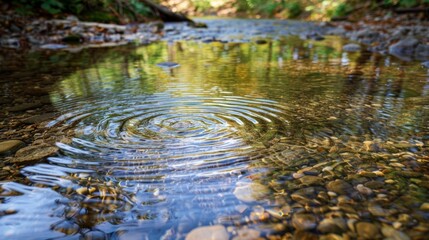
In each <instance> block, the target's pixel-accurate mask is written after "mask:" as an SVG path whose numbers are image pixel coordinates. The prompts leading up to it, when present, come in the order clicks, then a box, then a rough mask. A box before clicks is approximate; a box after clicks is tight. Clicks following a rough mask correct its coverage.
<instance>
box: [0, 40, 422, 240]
mask: <svg viewBox="0 0 429 240" xmlns="http://www.w3.org/2000/svg"><path fill="white" fill-rule="evenodd" d="M341 46H342V40H341V39H337V38H328V39H327V40H326V41H324V42H303V41H301V40H299V39H295V38H288V39H282V40H280V41H273V42H270V43H268V44H265V45H255V44H237V43H229V44H220V43H211V44H202V43H187V42H177V43H159V44H153V45H150V46H147V47H142V48H138V49H131V50H129V52H127V54H122V53H121V52H119V53H116V52H115V51H112V53H111V56H107V57H106V58H105V59H104V60H102V61H99V62H97V63H95V64H93V65H90V66H88V67H87V68H84V69H81V70H77V71H75V72H73V73H72V74H70V75H68V76H66V77H64V79H62V80H61V81H60V82H59V83H58V84H57V86H56V88H55V90H54V91H52V92H51V94H50V96H51V100H52V102H53V103H54V105H55V107H56V108H57V109H58V111H60V112H61V115H60V117H58V118H56V119H55V120H53V121H51V122H50V123H49V124H48V127H49V128H50V129H51V131H58V132H63V133H64V134H67V136H68V137H69V138H70V141H69V142H67V143H57V146H58V147H59V148H60V149H61V151H60V153H59V154H58V156H55V157H50V158H49V159H48V160H47V162H46V163H39V164H36V165H34V166H26V167H25V168H23V169H22V171H21V173H22V174H23V175H24V176H26V177H27V178H28V179H29V180H30V181H31V183H32V184H33V185H34V186H25V185H20V184H17V183H13V182H6V183H2V184H1V186H2V187H1V196H2V201H3V202H2V204H1V205H0V208H1V211H2V212H1V213H2V215H4V216H2V217H1V218H0V229H3V230H4V231H1V232H2V236H3V237H8V236H13V237H16V238H26V237H30V238H31V234H32V233H29V232H28V231H26V230H23V229H22V227H25V228H31V232H37V233H38V234H40V235H39V236H40V237H41V238H56V237H61V236H64V235H72V236H75V237H77V236H85V237H88V236H93V237H94V236H98V237H109V238H121V237H122V238H128V237H133V238H144V237H147V238H150V239H159V238H161V237H164V239H176V238H183V237H184V236H185V235H186V234H187V233H188V232H189V231H191V230H192V229H194V228H196V227H198V226H204V225H210V224H223V225H225V226H234V225H235V226H243V225H247V226H255V225H256V226H259V227H260V228H259V229H260V231H261V232H262V233H261V234H262V235H264V236H266V235H267V234H272V233H275V232H278V233H282V234H284V233H287V232H292V231H293V228H294V227H296V226H294V225H293V224H292V225H293V226H291V224H290V216H292V215H293V213H294V212H298V213H300V212H303V211H304V212H305V211H310V210H311V211H313V210H314V211H313V213H314V212H316V211H315V210H317V209H319V207H320V205H321V202H323V203H324V204H325V205H329V204H336V201H337V200H336V199H335V200H332V201H329V200H326V198H328V197H325V196H324V195H323V194H327V193H326V192H327V191H326V189H325V188H324V187H323V186H324V185H325V183H326V184H327V183H328V182H329V181H331V180H332V181H333V180H334V179H337V178H341V179H347V178H349V177H350V178H351V175H352V174H356V173H357V172H362V169H365V170H367V167H368V166H369V169H371V170H372V171H377V170H378V169H383V167H382V165H383V164H384V163H382V162H377V161H378V160H377V159H386V158H387V159H389V158H390V155H388V156H387V157H386V154H399V153H400V152H401V151H402V150H400V149H401V147H398V146H399V144H400V143H401V141H402V143H404V142H406V143H407V144H408V145H407V146H406V147H405V148H406V151H410V152H412V153H413V154H415V156H414V157H415V159H423V158H422V153H424V151H426V150H424V149H425V148H422V146H423V145H422V144H421V143H422V142H423V141H427V137H428V127H427V122H428V117H429V111H428V110H429V109H428V100H429V99H428V96H427V91H426V90H425V89H426V88H427V86H428V84H427V75H426V74H425V73H424V72H423V71H422V70H421V69H419V68H418V67H417V66H414V65H409V66H400V63H398V62H395V61H394V60H392V59H390V58H388V57H386V58H385V57H382V56H377V55H371V54H369V53H365V52H364V53H352V54H345V53H341ZM166 61H168V62H177V63H178V64H180V66H179V67H177V68H173V69H168V70H166V69H163V68H160V67H159V66H157V64H158V63H160V62H166ZM387 62H389V64H387V65H386V63H387ZM424 146H426V145H424ZM383 154H384V155H383ZM401 156H402V155H401ZM383 161H384V160H383ZM413 164H414V165H413ZM332 165H333V166H334V167H332ZM328 166H329V168H326V167H328ZM397 166H399V165H397ZM410 166H412V167H409V166H408V165H407V166H406V165H404V167H403V169H405V170H410V169H411V170H414V171H416V172H424V170H422V168H421V166H420V163H419V162H418V161H417V162H412V163H411V165H410ZM303 169H304V170H303ZM322 169H324V170H323V171H322ZM303 172H305V173H303ZM325 173H327V174H328V173H329V174H330V173H333V174H332V175H326V176H325V175H324V174H325ZM293 174H295V175H293ZM296 174H302V175H306V174H307V175H309V176H313V175H318V176H321V175H323V178H322V177H320V179H318V181H314V182H312V181H310V182H306V181H305V180H302V179H307V180H308V179H311V178H298V177H296V176H297V175H296ZM387 174H388V172H387V171H386V175H387ZM371 176H372V175H371ZM375 176H377V175H374V176H372V177H371V178H372V179H376V177H375ZM295 178H296V180H294V179H295ZM298 179H301V180H298ZM294 181H300V183H301V185H299V184H297V183H296V182H294ZM353 181H354V180H353ZM359 181H362V183H364V180H362V179H360V180H356V182H355V183H356V185H357V184H360V183H361V182H359ZM374 181H375V180H374ZM404 181H405V180H404ZM302 189H305V190H302ZM298 191H301V192H298ZM297 192H298V193H297ZM302 192H304V193H302ZM331 192H332V191H331ZM380 193H383V194H387V193H386V192H384V191H381V192H380ZM294 194H295V195H294ZM420 194H427V193H426V192H424V193H420ZM322 195H323V196H322ZM411 195H412V194H411ZM411 195H410V196H411ZM415 195H416V196H417V195H418V194H415ZM326 196H328V195H326ZM371 197H373V195H370V196H368V197H367V196H365V195H364V194H362V195H360V193H358V194H351V196H350V199H351V200H350V201H352V200H353V201H355V202H358V203H360V202H364V201H367V200H368V201H369V200H372V198H371ZM395 197H397V196H395ZM420 197H421V195H420ZM29 199H31V200H30V202H29ZM321 199H325V202H324V201H323V200H321ZM33 200H34V201H37V204H38V205H37V207H34V206H31V204H32V202H33ZM347 201H349V200H347ZM355 202H354V203H353V204H355ZM331 207H332V206H331ZM309 209H310V210H309ZM356 211H360V210H359V209H358V210H356ZM280 212H281V214H280ZM34 216H36V217H34ZM362 216H363V217H364V218H365V216H366V215H365V214H362ZM34 218H36V219H37V221H34ZM365 220H368V219H365ZM262 223H263V224H266V225H267V226H266V227H261V226H260V225H261V224H262ZM275 224H279V225H280V227H278V228H276V227H273V226H274V225H275ZM9 226H13V227H12V228H9ZM6 228H8V230H6ZM231 234H234V233H231Z"/></svg>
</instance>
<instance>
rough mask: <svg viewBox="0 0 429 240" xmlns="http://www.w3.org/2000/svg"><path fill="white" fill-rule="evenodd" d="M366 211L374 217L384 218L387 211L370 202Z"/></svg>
mask: <svg viewBox="0 0 429 240" xmlns="http://www.w3.org/2000/svg"><path fill="white" fill-rule="evenodd" d="M368 211H369V212H370V213H371V214H372V215H373V216H376V217H386V216H387V215H388V211H386V210H385V209H383V208H382V207H381V206H380V205H378V204H376V203H374V202H370V203H369V204H368Z"/></svg>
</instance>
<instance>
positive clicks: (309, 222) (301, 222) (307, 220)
mask: <svg viewBox="0 0 429 240" xmlns="http://www.w3.org/2000/svg"><path fill="white" fill-rule="evenodd" d="M292 225H293V227H294V228H295V229H296V230H302V231H307V230H312V229H315V228H316V226H317V222H316V217H314V215H312V214H307V213H297V214H294V215H293V217H292Z"/></svg>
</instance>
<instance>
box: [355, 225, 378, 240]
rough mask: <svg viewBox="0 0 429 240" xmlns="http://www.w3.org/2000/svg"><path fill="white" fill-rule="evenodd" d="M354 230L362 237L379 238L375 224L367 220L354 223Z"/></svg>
mask: <svg viewBox="0 0 429 240" xmlns="http://www.w3.org/2000/svg"><path fill="white" fill-rule="evenodd" d="M356 232H357V234H358V236H359V237H361V238H363V239H380V238H381V234H380V231H379V229H378V227H377V226H376V225H375V224H372V223H369V222H359V223H357V224H356Z"/></svg>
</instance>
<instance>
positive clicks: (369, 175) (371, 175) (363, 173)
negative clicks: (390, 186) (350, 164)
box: [359, 171, 377, 178]
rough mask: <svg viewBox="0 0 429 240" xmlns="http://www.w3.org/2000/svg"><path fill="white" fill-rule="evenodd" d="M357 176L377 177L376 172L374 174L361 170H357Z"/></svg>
mask: <svg viewBox="0 0 429 240" xmlns="http://www.w3.org/2000/svg"><path fill="white" fill-rule="evenodd" d="M359 176H362V177H367V178H375V177H377V174H375V173H373V172H366V171H361V172H359Z"/></svg>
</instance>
